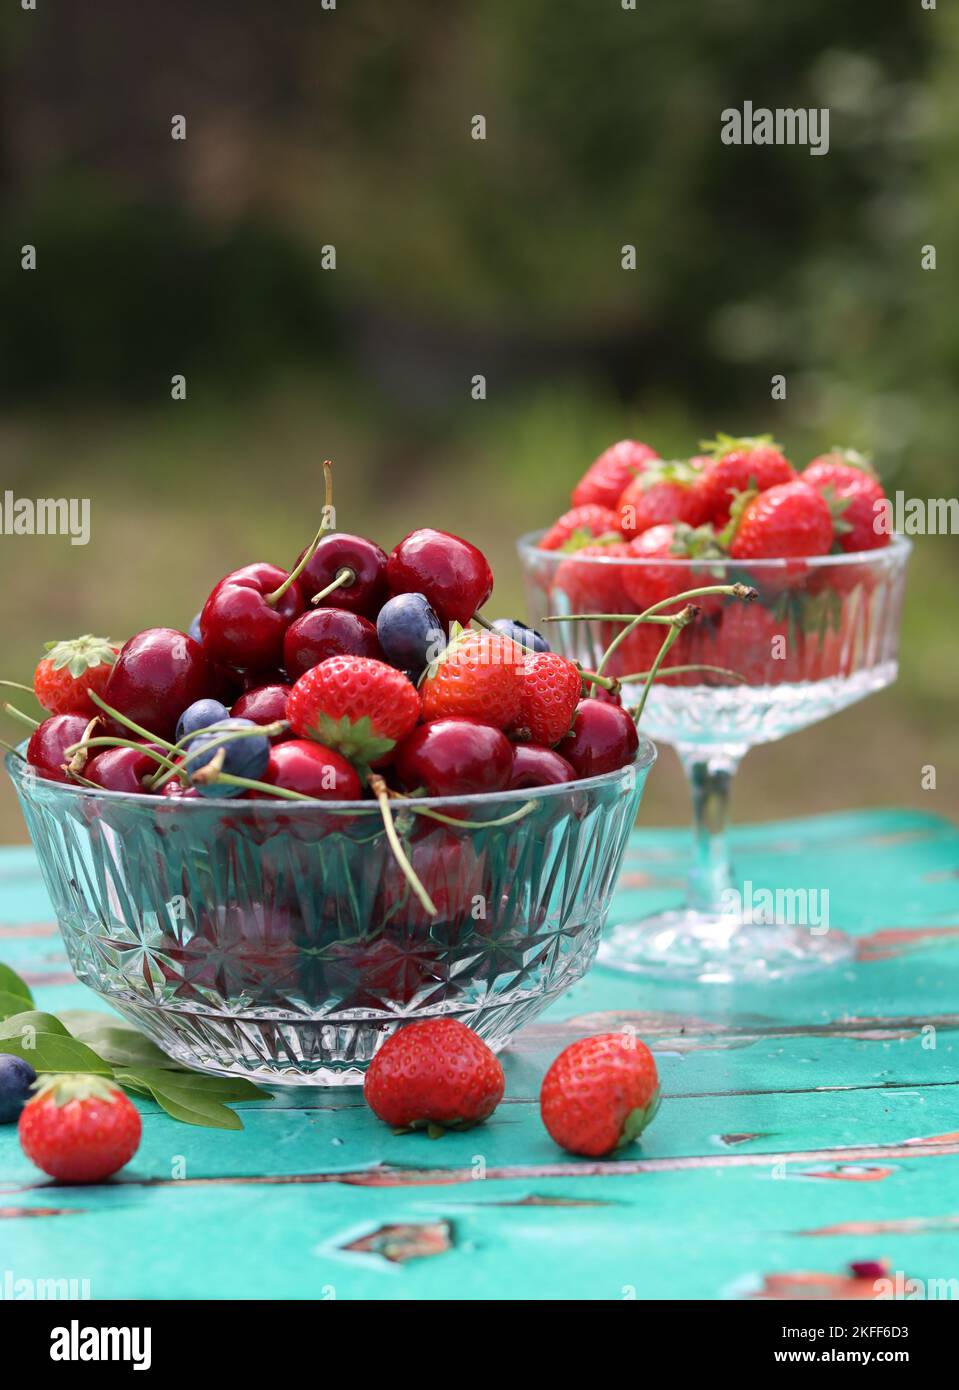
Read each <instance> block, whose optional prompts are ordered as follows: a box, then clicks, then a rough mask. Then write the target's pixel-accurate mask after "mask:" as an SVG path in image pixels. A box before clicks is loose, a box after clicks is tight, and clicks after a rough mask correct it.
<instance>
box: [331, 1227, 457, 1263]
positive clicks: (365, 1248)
mask: <svg viewBox="0 0 959 1390" xmlns="http://www.w3.org/2000/svg"><path fill="white" fill-rule="evenodd" d="M452 1234H453V1232H452V1228H451V1226H450V1224H449V1222H448V1221H434V1222H431V1223H429V1224H426V1225H412V1224H409V1223H408V1224H406V1225H402V1226H379V1227H378V1228H377V1229H376V1230H375V1231H371V1232H370V1234H369V1235H368V1236H360V1237H358V1238H357V1239H356V1240H351V1241H350V1242H349V1243H348V1244H347V1245H341V1246H340V1249H341V1250H346V1251H350V1252H351V1253H352V1254H355V1255H379V1256H380V1257H381V1258H382V1259H384V1260H389V1262H390V1263H391V1264H404V1263H405V1262H406V1261H407V1260H422V1259H428V1258H430V1257H431V1256H434V1255H445V1253H446V1251H447V1250H451V1249H452V1246H453V1241H452Z"/></svg>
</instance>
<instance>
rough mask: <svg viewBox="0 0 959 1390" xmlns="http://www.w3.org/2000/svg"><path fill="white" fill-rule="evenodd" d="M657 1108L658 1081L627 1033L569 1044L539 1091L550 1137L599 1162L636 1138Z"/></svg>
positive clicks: (643, 1050) (648, 1056) (648, 1057)
mask: <svg viewBox="0 0 959 1390" xmlns="http://www.w3.org/2000/svg"><path fill="white" fill-rule="evenodd" d="M658 1106H659V1077H658V1075H657V1073H656V1063H655V1062H654V1061H653V1056H652V1053H651V1052H650V1051H649V1048H648V1047H647V1046H646V1045H645V1043H642V1042H640V1041H639V1039H638V1038H634V1037H633V1036H632V1035H631V1034H629V1033H599V1034H597V1035H596V1036H595V1037H592V1038H581V1039H580V1040H579V1041H578V1042H574V1043H571V1044H570V1045H569V1047H567V1048H565V1049H564V1050H563V1051H562V1052H561V1053H560V1054H559V1056H558V1057H557V1058H556V1060H555V1062H554V1063H553V1065H552V1066H551V1067H550V1069H549V1071H548V1072H547V1073H546V1076H545V1077H544V1078H543V1086H542V1089H541V1091H540V1097H539V1107H540V1114H541V1115H542V1118H543V1124H544V1125H545V1126H546V1128H547V1130H548V1131H549V1133H550V1135H551V1137H552V1138H553V1139H555V1141H556V1143H557V1144H559V1146H560V1147H561V1148H563V1149H567V1150H568V1151H569V1152H570V1153H574V1154H582V1155H583V1156H584V1157H586V1158H601V1157H603V1156H604V1155H606V1154H611V1153H614V1152H615V1151H616V1150H617V1149H620V1148H622V1147H624V1145H626V1144H628V1143H630V1142H632V1140H634V1139H637V1138H638V1137H639V1135H640V1134H641V1133H642V1132H643V1130H644V1129H645V1128H646V1126H647V1125H648V1124H649V1122H650V1120H652V1118H653V1116H654V1115H655V1114H656V1110H657V1108H658Z"/></svg>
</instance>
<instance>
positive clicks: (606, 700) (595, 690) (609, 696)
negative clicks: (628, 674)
mask: <svg viewBox="0 0 959 1390" xmlns="http://www.w3.org/2000/svg"><path fill="white" fill-rule="evenodd" d="M646 534H648V533H646ZM658 650H659V648H658V646H657V651H658ZM591 692H592V698H593V699H594V700H599V701H600V702H601V703H602V704H604V705H621V704H622V703H623V697H622V695H621V694H620V692H619V691H618V690H607V689H606V688H605V687H604V686H602V685H594V686H591Z"/></svg>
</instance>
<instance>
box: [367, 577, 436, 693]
mask: <svg viewBox="0 0 959 1390" xmlns="http://www.w3.org/2000/svg"><path fill="white" fill-rule="evenodd" d="M376 635H377V637H378V638H379V639H380V646H381V647H382V648H383V655H384V656H385V657H386V659H387V661H388V662H389V663H390V665H391V666H396V667H397V668H398V669H399V670H400V671H406V672H407V673H408V674H409V676H410V679H411V680H413V681H416V680H418V679H419V677H420V675H421V673H422V672H423V671H424V670H425V669H426V667H427V666H428V665H429V664H430V662H431V661H435V660H436V658H437V657H438V656H439V654H440V653H441V652H442V651H443V650H444V648H445V647H446V640H447V638H446V629H445V628H444V627H443V624H442V623H441V622H440V620H439V618H438V617H437V616H436V610H435V609H434V608H433V607H432V606H431V604H430V603H429V601H428V600H427V599H426V598H425V597H424V595H423V594H412V593H411V594H397V595H396V597H395V598H391V599H387V601H386V603H384V604H383V607H382V608H381V609H380V612H379V617H378V618H377V619H376ZM414 672H415V674H414Z"/></svg>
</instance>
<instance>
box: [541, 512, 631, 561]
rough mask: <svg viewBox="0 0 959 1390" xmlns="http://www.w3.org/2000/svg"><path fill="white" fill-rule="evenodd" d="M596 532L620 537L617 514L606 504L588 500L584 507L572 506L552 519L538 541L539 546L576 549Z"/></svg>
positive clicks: (546, 548)
mask: <svg viewBox="0 0 959 1390" xmlns="http://www.w3.org/2000/svg"><path fill="white" fill-rule="evenodd" d="M598 536H601V537H603V538H604V539H606V540H613V541H621V540H622V539H623V537H622V533H621V532H620V529H619V517H618V515H617V513H616V512H614V511H613V510H612V508H610V507H600V506H598V505H597V504H596V503H588V504H587V505H586V506H584V507H573V508H572V510H571V511H568V512H564V513H563V515H562V516H561V517H560V518H559V520H558V521H554V522H553V525H552V526H551V527H550V528H549V530H548V531H547V532H546V534H545V535H544V536H543V537H542V539H541V540H540V542H539V548H540V550H567V549H572V550H576V549H579V547H580V546H581V545H582V544H583V543H584V542H588V541H591V540H595V539H596V538H597V537H598Z"/></svg>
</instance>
